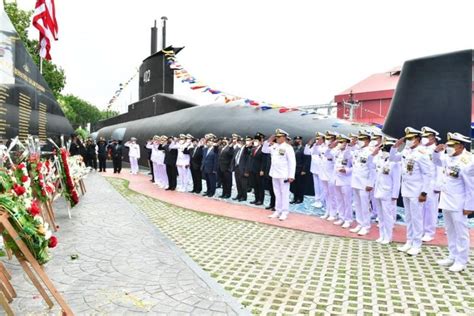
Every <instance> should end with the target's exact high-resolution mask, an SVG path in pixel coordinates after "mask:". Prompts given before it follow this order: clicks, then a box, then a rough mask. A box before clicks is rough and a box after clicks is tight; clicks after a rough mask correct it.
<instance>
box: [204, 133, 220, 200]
mask: <svg viewBox="0 0 474 316" xmlns="http://www.w3.org/2000/svg"><path fill="white" fill-rule="evenodd" d="M216 140H217V139H216V138H214V137H212V136H211V137H210V138H209V139H207V141H206V147H205V148H204V149H203V153H202V165H201V170H202V173H203V175H204V179H205V180H206V186H207V192H205V193H204V194H203V195H206V196H209V197H212V196H214V194H215V193H216V181H217V168H218V159H219V148H218V147H217V144H216Z"/></svg>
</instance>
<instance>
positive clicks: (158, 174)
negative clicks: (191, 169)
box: [153, 162, 168, 187]
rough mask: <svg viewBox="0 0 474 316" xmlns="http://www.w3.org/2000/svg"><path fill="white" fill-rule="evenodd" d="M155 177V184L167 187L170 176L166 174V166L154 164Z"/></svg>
mask: <svg viewBox="0 0 474 316" xmlns="http://www.w3.org/2000/svg"><path fill="white" fill-rule="evenodd" d="M153 177H154V178H155V183H158V184H160V185H162V186H164V187H167V186H168V175H167V174H166V165H162V164H158V163H156V162H153Z"/></svg>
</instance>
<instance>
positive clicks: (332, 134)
mask: <svg viewBox="0 0 474 316" xmlns="http://www.w3.org/2000/svg"><path fill="white" fill-rule="evenodd" d="M337 135H339V133H337V132H333V131H326V135H325V137H326V138H331V137H337Z"/></svg>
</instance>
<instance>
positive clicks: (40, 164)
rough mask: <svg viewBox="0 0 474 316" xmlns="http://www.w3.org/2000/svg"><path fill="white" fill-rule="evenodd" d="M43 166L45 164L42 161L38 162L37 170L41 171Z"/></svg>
mask: <svg viewBox="0 0 474 316" xmlns="http://www.w3.org/2000/svg"><path fill="white" fill-rule="evenodd" d="M41 167H43V164H42V163H41V162H38V165H37V166H36V171H40V170H41Z"/></svg>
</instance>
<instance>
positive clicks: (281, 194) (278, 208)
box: [272, 178, 290, 216]
mask: <svg viewBox="0 0 474 316" xmlns="http://www.w3.org/2000/svg"><path fill="white" fill-rule="evenodd" d="M284 181H285V179H275V178H272V184H273V192H274V193H275V212H276V214H277V216H280V215H282V214H285V215H288V213H289V212H290V210H289V209H290V183H289V182H286V183H285V182H284Z"/></svg>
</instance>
